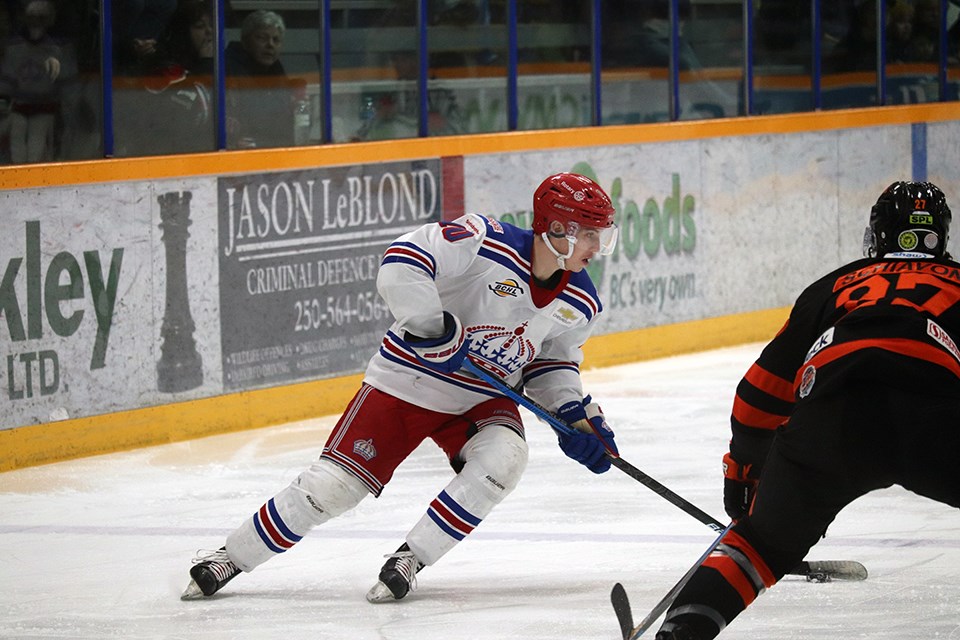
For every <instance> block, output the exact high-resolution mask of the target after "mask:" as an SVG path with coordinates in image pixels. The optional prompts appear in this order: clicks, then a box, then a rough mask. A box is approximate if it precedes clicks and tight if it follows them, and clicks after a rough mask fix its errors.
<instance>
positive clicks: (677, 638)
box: [654, 622, 700, 640]
mask: <svg viewBox="0 0 960 640" xmlns="http://www.w3.org/2000/svg"><path fill="white" fill-rule="evenodd" d="M699 637H700V636H698V635H696V634H695V633H694V632H693V630H692V629H691V628H690V627H688V626H687V625H685V624H683V623H682V622H681V623H680V624H676V625H673V629H672V630H671V631H660V632H658V633H657V637H656V638H655V639H654V640H699Z"/></svg>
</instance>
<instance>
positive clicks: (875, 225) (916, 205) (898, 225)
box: [863, 181, 951, 258]
mask: <svg viewBox="0 0 960 640" xmlns="http://www.w3.org/2000/svg"><path fill="white" fill-rule="evenodd" d="M950 218H951V214H950V207H948V206H947V199H946V197H944V195H943V192H942V191H941V190H940V188H939V187H937V185H935V184H933V183H932V182H906V181H900V182H894V183H893V184H891V185H890V186H889V187H887V188H886V189H885V190H884V192H883V193H881V194H880V197H879V198H877V203H876V204H875V205H873V208H872V209H870V225H869V226H868V227H867V230H866V233H865V234H864V237H863V255H865V256H867V257H868V258H873V257H881V258H882V257H883V256H886V255H889V254H892V253H895V254H899V255H901V256H903V257H913V258H939V257H942V256H947V257H949V255H948V254H947V240H948V239H949V236H950Z"/></svg>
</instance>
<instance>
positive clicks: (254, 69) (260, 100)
mask: <svg viewBox="0 0 960 640" xmlns="http://www.w3.org/2000/svg"><path fill="white" fill-rule="evenodd" d="M285 32H286V25H285V24H284V21H283V18H282V17H281V16H280V15H279V14H277V13H274V12H273V11H263V10H259V11H254V12H253V13H250V14H249V15H247V17H246V18H244V20H243V23H242V24H241V26H240V40H239V41H234V42H231V43H229V44H228V45H227V48H226V51H225V53H224V66H225V68H226V74H227V146H228V147H229V148H232V149H236V148H251V147H281V146H291V145H293V142H294V139H293V112H294V104H295V97H296V95H295V91H294V85H295V83H292V82H290V81H289V79H288V78H287V73H286V71H285V69H284V67H283V63H282V62H281V61H280V51H281V49H282V47H283V37H284V34H285Z"/></svg>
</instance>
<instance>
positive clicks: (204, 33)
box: [112, 0, 215, 157]
mask: <svg viewBox="0 0 960 640" xmlns="http://www.w3.org/2000/svg"><path fill="white" fill-rule="evenodd" d="M112 6H113V13H112V16H113V43H114V48H113V72H114V78H113V127H114V155H116V156H118V157H127V156H143V155H158V154H174V153H186V152H194V151H209V150H211V149H213V148H214V146H215V137H214V122H215V111H214V108H213V94H214V92H213V73H212V70H213V53H214V52H213V37H214V36H213V24H214V23H213V1H212V0H185V1H184V2H180V3H177V2H176V1H175V0H156V1H154V2H142V3H128V2H113V5H112Z"/></svg>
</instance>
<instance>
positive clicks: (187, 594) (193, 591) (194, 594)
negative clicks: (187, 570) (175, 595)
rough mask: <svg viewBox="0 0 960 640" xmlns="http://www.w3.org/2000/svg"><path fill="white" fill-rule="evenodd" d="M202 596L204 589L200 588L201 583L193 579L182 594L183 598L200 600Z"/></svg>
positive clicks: (181, 597)
mask: <svg viewBox="0 0 960 640" xmlns="http://www.w3.org/2000/svg"><path fill="white" fill-rule="evenodd" d="M202 597H203V591H201V590H200V585H198V584H197V582H196V581H195V580H191V581H190V584H188V585H187V588H186V589H184V590H183V593H181V594H180V599H181V600H198V599H200V598H202Z"/></svg>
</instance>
